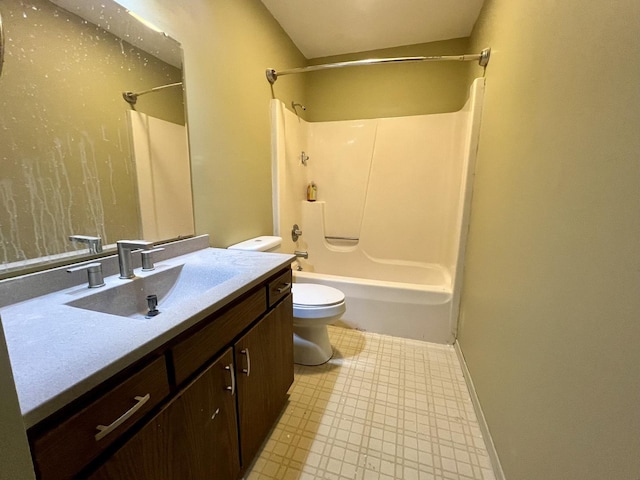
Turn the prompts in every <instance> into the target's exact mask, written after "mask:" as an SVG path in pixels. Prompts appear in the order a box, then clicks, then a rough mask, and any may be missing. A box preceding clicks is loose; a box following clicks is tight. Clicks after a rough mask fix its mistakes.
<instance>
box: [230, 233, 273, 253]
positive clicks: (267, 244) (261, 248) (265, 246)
mask: <svg viewBox="0 0 640 480" xmlns="http://www.w3.org/2000/svg"><path fill="white" fill-rule="evenodd" d="M281 243H282V238H280V237H273V236H269V235H263V236H261V237H255V238H250V239H249V240H245V241H244V242H240V243H236V244H234V245H231V246H230V247H227V248H229V249H230V250H253V251H257V252H266V251H267V250H271V249H272V248H276V247H278V246H280V244H281Z"/></svg>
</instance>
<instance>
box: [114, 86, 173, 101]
mask: <svg viewBox="0 0 640 480" xmlns="http://www.w3.org/2000/svg"><path fill="white" fill-rule="evenodd" d="M181 85H182V82H176V83H169V84H167V85H160V86H159V87H153V88H150V89H149V90H144V91H142V92H138V93H134V92H122V98H124V99H125V100H126V101H127V102H129V103H130V104H131V105H135V103H136V102H137V101H138V97H139V96H140V95H146V94H147V93H152V92H157V91H159V90H164V89H165V88H169V87H179V86H181Z"/></svg>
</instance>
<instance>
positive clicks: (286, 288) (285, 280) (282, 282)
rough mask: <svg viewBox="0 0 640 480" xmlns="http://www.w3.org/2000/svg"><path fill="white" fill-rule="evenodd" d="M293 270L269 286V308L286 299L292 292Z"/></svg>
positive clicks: (289, 270)
mask: <svg viewBox="0 0 640 480" xmlns="http://www.w3.org/2000/svg"><path fill="white" fill-rule="evenodd" d="M291 281H292V280H291V269H287V271H286V272H284V273H283V274H282V275H280V276H279V277H277V278H276V279H274V280H272V281H271V282H269V285H267V291H268V301H269V307H272V306H273V305H274V304H275V303H276V302H278V300H280V299H281V298H283V297H285V296H286V295H287V294H288V293H289V292H290V291H291Z"/></svg>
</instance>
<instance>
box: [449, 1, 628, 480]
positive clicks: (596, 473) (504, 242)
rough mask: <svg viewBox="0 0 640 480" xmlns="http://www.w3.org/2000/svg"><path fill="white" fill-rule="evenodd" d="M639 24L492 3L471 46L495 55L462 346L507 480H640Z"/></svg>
mask: <svg viewBox="0 0 640 480" xmlns="http://www.w3.org/2000/svg"><path fill="white" fill-rule="evenodd" d="M639 18H640V3H639V2H637V1H635V0H634V1H623V0H616V1H612V2H586V3H585V2H583V1H577V0H565V1H563V2H551V1H542V2H529V1H524V0H487V2H486V4H485V7H484V9H483V11H482V14H481V18H480V20H479V21H478V23H477V25H476V28H475V30H474V33H473V36H472V42H471V46H472V49H477V48H481V47H484V46H491V47H492V57H491V61H490V63H489V67H488V68H487V74H486V96H485V103H484V110H483V119H482V130H481V136H480V145H479V151H478V162H477V169H476V177H475V186H474V194H473V204H472V209H471V225H470V232H469V240H468V248H467V262H466V267H465V281H464V288H463V296H462V307H461V318H460V329H459V342H460V345H461V348H462V351H463V353H464V356H465V359H466V362H467V364H468V368H469V370H470V373H471V376H472V378H473V382H474V384H475V386H476V389H477V393H478V396H479V399H480V402H481V404H482V408H483V410H484V413H485V415H486V419H487V423H488V426H489V429H490V431H491V434H492V437H493V440H494V442H495V445H496V448H497V451H498V454H499V456H500V460H501V462H502V466H503V468H504V472H505V475H506V478H507V479H508V480H539V479H540V480H542V479H544V480H590V479H593V480H602V479H615V480H637V479H638V478H640V454H639V452H640V408H639V405H640V348H638V345H639V344H640V321H639V320H640V243H639V239H640V201H639V198H640V197H639V195H640V193H639V192H640V160H639V159H640V133H639V132H640V87H639V85H640V67H639V65H640V63H639V62H638V58H640V42H639V41H638V38H639V35H640V31H639V24H638V19H639ZM478 71H480V69H479V68H477V67H472V76H475V75H476V74H477V73H478Z"/></svg>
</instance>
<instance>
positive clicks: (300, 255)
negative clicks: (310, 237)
mask: <svg viewBox="0 0 640 480" xmlns="http://www.w3.org/2000/svg"><path fill="white" fill-rule="evenodd" d="M293 254H294V255H295V256H296V257H298V258H309V252H302V251H300V250H296V251H295V252H293Z"/></svg>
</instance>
